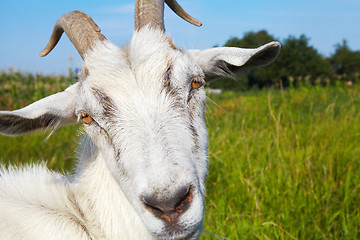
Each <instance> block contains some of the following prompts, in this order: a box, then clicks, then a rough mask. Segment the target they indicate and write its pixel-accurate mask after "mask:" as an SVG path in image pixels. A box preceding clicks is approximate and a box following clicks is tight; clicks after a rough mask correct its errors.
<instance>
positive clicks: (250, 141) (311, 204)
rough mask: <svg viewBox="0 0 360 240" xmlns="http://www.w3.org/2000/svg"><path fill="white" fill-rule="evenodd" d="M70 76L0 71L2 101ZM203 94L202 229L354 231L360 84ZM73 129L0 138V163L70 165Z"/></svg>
mask: <svg viewBox="0 0 360 240" xmlns="http://www.w3.org/2000/svg"><path fill="white" fill-rule="evenodd" d="M11 79H12V80H11ZM70 82H71V81H69V80H67V79H64V78H61V77H54V78H53V77H46V76H40V75H39V76H30V75H24V74H20V73H12V74H0V106H1V109H14V108H19V107H21V106H24V105H27V104H29V103H31V102H32V101H34V100H37V99H39V98H42V97H44V96H46V95H49V94H51V93H55V92H57V91H60V90H63V89H65V88H66V86H67V85H69V83H70ZM209 97H210V99H212V100H209V101H208V104H207V120H206V123H207V126H208V131H209V160H210V165H209V175H208V178H207V194H206V214H205V220H204V228H205V229H206V230H207V231H208V232H210V233H212V234H216V235H218V236H221V237H226V238H229V239H233V240H234V239H264V240H266V239H304V240H305V239H306V240H307V239H360V228H359V227H360V226H359V225H360V194H359V188H360V174H359V169H360V162H359V156H360V88H359V87H357V86H354V87H352V88H348V87H345V86H337V87H325V88H321V87H313V88H306V87H304V88H299V89H289V90H286V91H283V92H281V91H278V90H262V91H258V90H253V91H250V92H245V93H234V92H226V93H224V94H222V95H219V96H216V95H210V96H209ZM213 101H214V102H216V104H215V103H214V102H213ZM77 129H78V126H70V127H64V128H62V129H59V130H57V131H56V132H55V133H53V134H52V135H51V137H50V138H49V139H48V140H45V139H46V138H47V136H48V133H37V134H36V133H35V134H30V135H25V136H21V137H19V138H9V137H4V136H0V156H1V162H2V163H3V164H8V163H11V164H21V163H24V160H25V161H26V162H39V161H40V162H41V161H44V160H46V163H47V165H48V166H49V167H50V168H51V169H55V170H59V171H68V170H71V169H72V168H73V166H74V162H75V161H74V155H75V154H74V149H75V148H76V141H75V140H74V139H76V131H77ZM201 239H215V237H212V236H210V235H207V234H203V235H202V237H201Z"/></svg>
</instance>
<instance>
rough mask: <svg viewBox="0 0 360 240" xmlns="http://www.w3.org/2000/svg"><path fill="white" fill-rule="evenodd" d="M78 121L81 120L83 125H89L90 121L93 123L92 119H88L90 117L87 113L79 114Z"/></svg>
mask: <svg viewBox="0 0 360 240" xmlns="http://www.w3.org/2000/svg"><path fill="white" fill-rule="evenodd" d="M80 119H81V121H83V123H85V124H89V123H91V122H92V121H94V119H92V117H90V115H89V114H87V113H81V115H80Z"/></svg>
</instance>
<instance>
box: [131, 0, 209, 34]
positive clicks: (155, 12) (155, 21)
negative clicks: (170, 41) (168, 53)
mask: <svg viewBox="0 0 360 240" xmlns="http://www.w3.org/2000/svg"><path fill="white" fill-rule="evenodd" d="M165 2H166V4H167V5H168V6H169V7H170V8H171V9H172V10H173V11H174V12H175V13H176V14H177V15H178V16H179V17H181V18H182V19H184V20H186V21H188V22H189V23H192V24H194V25H196V26H201V25H202V24H201V22H199V21H198V20H196V19H195V18H193V17H191V16H190V15H189V14H187V13H186V12H185V10H184V9H183V8H182V7H181V6H180V5H179V4H178V3H177V2H176V0H165ZM148 24H150V25H151V26H153V27H155V28H160V29H161V30H163V31H165V24H164V0H154V1H151V0H136V3H135V30H140V29H141V28H142V27H143V26H146V25H148Z"/></svg>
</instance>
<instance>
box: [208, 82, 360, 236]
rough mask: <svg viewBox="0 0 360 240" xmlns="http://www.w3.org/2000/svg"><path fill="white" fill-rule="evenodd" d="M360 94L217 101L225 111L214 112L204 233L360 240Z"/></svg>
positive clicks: (331, 91) (307, 92)
mask: <svg viewBox="0 0 360 240" xmlns="http://www.w3.org/2000/svg"><path fill="white" fill-rule="evenodd" d="M359 90H360V89H359V88H358V87H355V88H346V87H332V88H320V87H314V88H311V89H309V88H301V89H296V90H294V89H290V90H287V91H284V92H280V91H274V90H272V91H252V92H248V93H241V94H236V93H227V94H225V96H220V97H216V96H213V98H212V99H213V100H214V101H215V102H217V103H218V105H220V106H222V107H221V108H220V107H216V106H215V105H213V104H209V105H210V107H209V110H210V111H208V118H207V126H208V130H209V138H210V143H209V157H210V169H209V172H210V174H209V177H208V179H207V197H206V200H207V201H206V202H207V210H206V217H205V228H206V229H207V230H208V231H209V232H212V233H215V234H217V235H219V236H224V237H227V238H230V239H360V228H359V225H360V211H359V210H360V194H359V188H360V177H359V174H358V171H359V169H360V162H359V156H360V148H359V147H360V94H359V93H360V92H359ZM207 238H208V237H205V238H204V239H207ZM209 239H210V238H209Z"/></svg>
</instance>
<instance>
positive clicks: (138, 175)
mask: <svg viewBox="0 0 360 240" xmlns="http://www.w3.org/2000/svg"><path fill="white" fill-rule="evenodd" d="M139 2H140V3H141V2H142V1H137V8H138V9H140V10H141V9H142V6H138V5H139V4H140V3H139ZM159 2H161V4H160V13H158V15H161V14H162V11H163V1H158V2H157V3H156V4H158V3H159ZM166 2H167V3H168V4H169V3H170V4H169V5H171V4H174V1H166ZM175 3H176V2H175ZM154 4H155V3H154ZM156 4H155V5H156ZM176 4H177V3H176ZM157 8H158V7H157ZM136 12H138V11H136ZM145 15H146V14H145ZM143 16H144V14H138V15H136V16H135V19H136V20H137V22H136V23H135V27H136V31H135V33H134V36H133V38H132V40H131V42H130V44H129V45H128V46H126V47H124V48H118V47H116V46H114V45H112V44H111V43H110V42H109V41H107V40H106V38H105V37H104V36H103V35H102V34H100V30H99V29H98V28H97V26H96V24H95V23H94V22H92V20H91V18H90V17H88V16H87V15H85V14H84V13H82V12H80V11H75V12H71V13H68V14H66V15H64V16H63V17H62V18H60V19H59V20H58V22H57V24H56V27H55V29H54V33H53V35H52V38H51V40H50V42H49V45H48V46H47V47H46V48H45V50H44V51H43V52H42V54H41V55H46V54H47V53H48V52H50V51H51V49H52V48H53V47H54V46H55V44H56V43H57V41H58V40H59V39H60V36H61V33H62V31H65V32H66V33H67V35H68V36H69V38H70V40H71V41H72V42H73V43H74V45H75V46H76V48H77V50H78V51H79V53H80V55H81V56H82V57H83V59H84V60H85V64H84V78H83V79H82V80H80V81H79V82H78V83H75V84H74V85H72V86H70V87H69V88H68V89H67V90H65V91H64V92H61V93H57V94H54V95H52V96H49V97H47V98H44V99H42V100H39V101H38V102H35V103H33V104H31V105H29V106H28V107H25V108H23V109H20V110H17V111H12V112H10V111H2V112H0V132H1V133H2V134H8V135H17V134H22V133H25V132H28V131H32V130H35V129H39V128H47V127H58V126H60V125H64V124H68V123H74V122H76V120H80V119H81V120H82V121H83V122H84V127H85V131H86V133H87V134H88V135H89V136H90V138H91V142H90V144H89V145H91V147H90V148H87V149H91V154H87V153H84V154H85V155H84V156H83V157H81V160H82V159H84V158H90V161H91V159H102V160H104V161H106V163H107V166H108V169H109V171H110V172H111V174H112V176H113V178H114V179H115V180H116V182H117V183H118V185H119V188H120V189H121V190H122V192H123V193H124V194H125V196H126V198H127V199H128V200H129V202H130V203H131V204H132V206H133V207H134V209H135V210H136V212H137V213H138V215H139V216H140V217H141V219H142V220H143V222H144V224H145V226H146V227H147V229H148V230H149V231H150V232H151V233H152V234H153V235H154V236H155V237H157V238H160V239H169V238H170V239H196V238H198V236H199V235H200V232H201V225H202V218H203V212H204V189H205V186H204V185H205V178H206V174H207V165H208V157H207V132H206V126H205V121H204V109H205V98H206V96H205V90H204V87H203V85H204V83H205V80H208V79H210V78H212V77H213V76H218V75H228V74H231V73H232V72H233V71H237V70H241V69H244V68H249V67H254V66H259V65H265V64H269V63H270V62H271V61H273V60H274V59H275V58H276V56H277V54H278V52H279V49H280V45H279V43H277V42H272V43H269V44H266V45H264V46H262V47H259V48H257V49H239V48H214V49H207V50H202V51H199V50H190V51H185V50H180V49H178V48H176V47H175V46H174V44H173V43H172V41H171V40H170V39H169V37H168V36H167V35H166V34H165V33H164V27H163V22H161V19H162V17H160V23H158V21H159V19H151V20H150V21H148V22H146V21H145V20H144V19H142V17H143ZM139 19H140V20H141V21H140V20H139ZM144 21H145V24H144ZM157 25H159V26H157ZM77 28H80V29H81V31H80V30H79V29H77ZM83 29H85V30H83ZM84 31H85V32H84ZM59 33H60V35H59ZM85 149H86V148H85ZM82 161H83V160H82Z"/></svg>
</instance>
